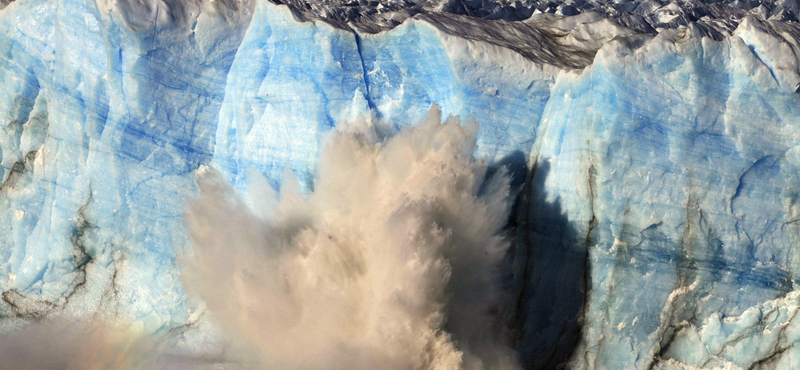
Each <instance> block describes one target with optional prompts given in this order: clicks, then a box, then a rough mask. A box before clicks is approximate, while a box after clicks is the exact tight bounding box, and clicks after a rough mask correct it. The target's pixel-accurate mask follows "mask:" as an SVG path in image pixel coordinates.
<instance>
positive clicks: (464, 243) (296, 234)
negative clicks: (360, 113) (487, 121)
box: [180, 106, 519, 369]
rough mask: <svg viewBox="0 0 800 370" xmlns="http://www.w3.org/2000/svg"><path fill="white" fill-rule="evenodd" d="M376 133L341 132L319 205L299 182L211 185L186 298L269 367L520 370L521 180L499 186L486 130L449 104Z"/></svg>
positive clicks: (210, 172)
mask: <svg viewBox="0 0 800 370" xmlns="http://www.w3.org/2000/svg"><path fill="white" fill-rule="evenodd" d="M376 122H377V120H376V119H374V118H371V117H366V118H360V119H359V120H358V121H356V122H353V123H351V124H348V125H343V126H342V127H343V128H341V129H338V130H337V131H336V132H335V133H333V135H332V137H331V138H330V140H329V141H328V142H327V144H326V145H325V148H324V149H323V151H322V155H321V157H320V160H319V166H318V175H317V177H316V179H315V181H314V183H313V189H312V190H311V191H310V193H309V194H302V193H301V191H300V186H299V185H298V183H297V181H296V180H295V179H294V178H293V177H292V176H291V174H290V173H287V176H286V180H285V181H284V183H283V184H282V186H281V187H280V189H279V190H275V189H273V188H272V186H270V185H269V182H268V181H267V180H266V179H264V178H261V177H259V176H255V175H254V174H249V176H248V178H249V179H250V180H249V183H248V185H247V190H246V192H245V194H240V193H239V192H237V191H236V190H234V188H233V187H232V186H231V185H229V184H228V183H227V181H226V180H225V179H224V177H223V176H222V175H220V174H219V173H218V172H217V171H216V170H214V169H213V168H210V167H208V168H205V169H203V170H202V171H199V174H198V180H197V181H198V185H199V188H200V196H199V198H198V199H196V200H194V201H192V202H191V203H190V204H189V205H188V207H187V214H186V221H187V227H188V230H189V233H190V237H191V240H192V243H193V249H192V250H191V251H190V252H188V253H187V254H186V255H185V256H183V257H182V258H181V260H180V263H181V264H182V278H183V281H184V285H185V287H186V289H187V291H188V292H189V293H190V294H192V295H194V296H195V297H198V298H199V299H201V300H202V301H204V302H205V304H206V305H207V306H208V310H209V313H210V314H209V315H210V317H211V318H212V319H213V320H215V322H217V324H218V325H219V326H220V328H221V329H222V330H223V331H224V332H225V334H226V335H227V336H228V337H229V338H230V339H231V340H232V341H234V342H235V343H237V344H238V345H239V346H240V347H241V348H242V349H243V350H242V351H243V353H246V354H247V355H244V356H252V358H253V359H254V361H256V363H257V364H258V367H263V368H275V369H375V368H383V369H516V368H519V365H518V360H517V356H516V352H515V351H514V350H513V349H512V348H510V347H509V345H508V337H509V335H508V333H506V332H505V330H504V328H505V326H504V324H503V302H504V301H505V300H506V297H505V296H504V295H503V291H502V289H500V288H499V287H500V273H499V270H498V266H499V264H500V261H501V259H502V258H503V256H504V254H505V253H506V250H507V249H508V247H509V241H508V240H507V238H506V237H505V235H503V227H504V225H505V223H506V221H507V219H508V213H509V210H510V205H511V203H510V200H511V198H512V194H511V191H510V190H509V178H508V176H507V175H506V174H505V173H502V171H500V173H498V174H496V175H494V176H490V177H489V178H488V179H487V176H486V172H487V165H486V163H484V162H482V161H479V160H476V159H475V158H474V157H473V155H474V150H475V145H476V131H477V129H478V125H477V123H469V124H465V125H462V124H461V122H460V121H459V120H458V119H457V118H453V117H449V118H447V119H446V120H445V122H444V123H442V117H441V113H440V110H439V108H438V107H436V106H434V107H433V108H432V109H431V111H430V112H429V113H428V115H427V116H426V117H425V118H424V119H423V120H422V121H421V122H420V123H419V124H417V125H414V126H413V127H409V128H406V129H403V130H401V131H395V132H393V131H392V130H388V129H387V127H389V126H387V125H379V124H377V123H376ZM387 132H389V133H388V134H387Z"/></svg>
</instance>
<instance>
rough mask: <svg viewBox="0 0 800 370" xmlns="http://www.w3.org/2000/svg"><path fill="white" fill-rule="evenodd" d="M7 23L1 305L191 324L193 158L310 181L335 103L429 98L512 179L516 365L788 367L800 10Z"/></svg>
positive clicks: (217, 12)
mask: <svg viewBox="0 0 800 370" xmlns="http://www.w3.org/2000/svg"><path fill="white" fill-rule="evenodd" d="M0 27H2V28H3V32H2V33H0V34H1V35H3V36H2V37H0V45H2V46H0V51H1V53H0V55H2V56H1V57H0V58H2V63H0V80H2V83H0V85H1V86H4V92H5V93H4V94H2V96H0V120H2V121H3V124H2V127H3V130H4V131H3V133H2V134H0V163H1V164H2V169H0V171H2V174H3V178H2V179H3V182H2V187H0V235H1V236H2V238H0V270H2V274H0V285H2V291H3V294H2V296H3V301H2V302H0V313H2V315H3V318H4V319H3V321H2V322H3V325H4V326H6V327H8V326H14V325H16V324H17V323H18V322H20V320H22V321H25V320H32V319H37V318H40V317H44V316H47V315H51V314H53V313H54V312H60V311H67V312H70V313H72V314H75V315H85V314H92V315H94V314H100V315H101V316H103V317H111V318H116V319H120V320H122V321H126V322H132V323H135V324H136V325H138V326H140V327H142V328H143V329H144V330H145V331H148V332H152V333H156V334H159V335H166V336H169V337H171V338H178V340H179V341H181V342H182V343H183V344H184V345H186V346H188V347H192V346H195V345H196V344H193V343H195V342H197V341H202V340H203V339H202V338H205V335H206V334H203V333H205V332H203V330H201V329H195V328H196V325H194V326H193V323H195V322H196V321H197V320H198V317H201V314H200V312H202V309H200V310H199V311H198V310H197V308H196V307H197V306H196V304H194V303H190V302H188V301H187V298H186V296H185V294H184V293H183V289H182V287H181V283H180V279H179V276H180V270H179V268H178V267H177V265H176V262H175V257H176V256H177V255H178V254H179V253H180V252H181V251H182V250H184V248H186V246H187V237H186V230H185V226H184V220H183V213H184V204H185V203H186V201H187V200H189V199H192V198H193V197H195V196H196V190H195V183H194V175H193V173H194V172H195V170H196V169H197V168H199V167H200V166H202V165H213V166H216V167H218V168H220V169H221V170H222V171H223V173H224V174H225V175H226V176H227V177H228V179H229V180H230V181H232V182H233V183H234V184H235V185H236V186H237V187H238V188H240V189H243V188H244V187H245V184H246V183H247V174H248V170H249V169H251V168H252V169H255V170H256V171H257V172H259V173H261V174H263V175H265V176H266V177H267V178H268V179H269V180H270V181H271V182H272V183H273V185H276V186H278V185H279V184H280V183H281V182H282V180H283V176H284V174H285V172H284V169H285V168H289V169H290V170H292V171H293V172H294V173H295V175H297V176H298V177H299V178H300V180H301V182H302V183H303V184H304V186H305V189H306V190H308V189H310V188H311V187H312V186H313V184H312V178H313V175H314V173H315V170H316V165H317V162H318V160H319V155H320V149H321V147H322V144H323V143H324V142H326V140H327V138H328V135H329V134H330V132H331V131H332V130H333V129H334V127H336V126H337V125H338V124H340V123H341V122H344V121H348V120H353V119H355V117H356V116H357V115H358V114H367V115H373V116H374V117H375V119H376V120H384V121H386V122H391V123H392V124H395V125H398V126H406V125H410V124H413V123H415V122H417V121H418V120H419V119H420V118H421V117H422V116H423V115H424V114H425V113H426V112H427V111H428V109H429V107H430V105H431V104H433V103H435V104H438V105H439V106H441V107H442V110H443V111H444V113H445V114H455V115H461V116H463V117H467V116H471V117H474V118H475V119H476V120H477V121H478V122H479V123H480V125H481V128H480V130H479V132H478V138H477V142H478V148H477V150H476V156H477V157H479V158H483V159H486V160H488V161H489V162H490V163H491V164H493V165H494V166H496V167H497V166H505V167H507V168H508V169H509V171H510V172H511V173H512V176H513V179H512V183H514V185H515V186H518V187H520V188H521V189H522V190H521V193H520V195H519V197H518V199H517V202H516V204H517V206H516V208H515V209H514V211H512V215H511V216H510V221H509V226H508V229H507V230H508V232H509V235H510V238H512V239H513V245H512V249H511V252H510V253H509V255H508V256H507V258H506V260H505V262H504V265H503V268H504V271H505V272H506V274H507V275H506V277H505V278H506V281H507V283H508V284H507V289H508V292H509V296H510V297H511V298H509V301H508V302H506V303H505V305H504V307H505V308H504V309H505V315H506V319H507V321H508V325H509V327H511V328H512V329H513V331H514V333H515V334H514V338H513V339H514V341H515V343H516V345H517V349H518V350H519V352H520V356H521V359H522V361H523V363H524V365H525V366H526V367H527V368H557V367H559V366H564V365H566V366H568V367H570V368H576V369H620V368H624V369H654V368H658V369H661V368H663V369H683V368H733V369H736V368H759V367H761V368H786V369H791V368H796V367H798V364H797V362H798V361H800V360H798V359H799V358H800V357H798V355H800V353H797V352H796V351H797V350H796V349H795V347H794V343H796V341H797V339H798V337H797V333H798V329H797V328H796V325H797V324H796V323H795V322H794V321H793V320H794V316H795V313H796V312H797V308H798V304H799V302H798V301H797V297H796V293H795V281H796V278H795V275H796V273H797V271H798V267H800V266H798V256H797V254H796V253H795V251H796V249H797V247H796V245H797V241H798V240H800V234H798V228H797V227H798V224H797V220H798V219H800V215H799V214H798V213H800V208H798V206H797V204H796V199H797V193H798V189H800V187H799V185H800V184H799V183H798V182H799V181H800V180H799V178H798V176H797V175H796V174H797V173H798V168H797V166H800V151H798V149H797V148H796V147H797V143H798V137H800V133H799V132H798V121H799V120H800V111H799V110H800V108H798V107H800V105H798V103H800V97H799V96H798V94H797V92H796V90H797V86H798V82H800V77H799V76H798V64H797V63H798V58H797V56H796V55H797V53H798V51H800V49H799V48H798V41H797V40H798V39H800V37H799V36H798V35H800V29H798V27H797V25H796V24H794V23H784V22H780V21H779V20H773V21H764V20H763V19H759V18H757V17H747V18H745V19H744V20H743V21H741V22H740V23H739V24H738V26H736V28H735V31H734V32H733V33H732V35H730V36H725V37H721V38H718V40H715V39H712V38H709V37H706V36H707V35H708V34H709V33H708V32H707V30H705V29H704V28H702V27H699V26H696V25H694V24H690V25H689V26H688V27H678V28H674V29H672V28H666V29H662V30H660V31H659V32H658V33H655V34H642V33H639V32H638V31H637V32H635V31H632V30H631V29H629V28H625V27H623V26H621V25H619V24H618V23H614V22H611V21H609V20H607V19H605V18H603V17H602V16H599V15H597V14H591V13H585V14H583V15H578V16H575V17H566V18H562V17H557V16H551V15H540V16H534V17H532V18H531V19H529V20H527V21H523V22H505V21H496V22H489V21H483V20H480V19H475V18H467V17H462V16H455V15H447V14H438V13H430V14H427V13H426V14H421V15H418V16H416V17H412V18H410V19H407V20H405V21H404V22H403V23H402V24H400V25H399V26H397V27H394V28H393V29H391V30H386V31H383V32H379V33H369V32H364V31H363V30H362V31H354V30H353V29H351V28H350V27H349V26H347V25H346V24H343V23H336V22H332V21H330V20H328V21H321V20H316V21H315V20H313V19H310V18H308V14H305V13H301V12H298V11H292V10H290V9H289V8H288V7H286V6H279V5H275V4H272V3H268V2H266V1H243V2H233V1H223V2H202V1H195V2H184V1H157V2H144V3H142V2H137V1H116V2H110V1H109V2H105V1H97V2H95V1H82V0H62V1H39V0H18V1H15V2H12V3H10V5H8V6H6V7H5V8H4V9H2V10H0ZM356 28H358V29H362V28H363V27H361V28H359V27H356ZM200 321H201V322H203V321H204V320H203V319H201V320H200ZM201 326H202V325H201ZM201 332H202V333H201ZM197 338H201V339H197Z"/></svg>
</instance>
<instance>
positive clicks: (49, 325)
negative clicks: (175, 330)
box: [0, 317, 152, 370]
mask: <svg viewBox="0 0 800 370" xmlns="http://www.w3.org/2000/svg"><path fill="white" fill-rule="evenodd" d="M151 349H152V346H151V343H149V342H148V341H146V340H143V339H142V338H141V337H139V336H136V335H133V334H132V332H131V331H130V330H128V329H127V328H125V327H123V326H114V325H110V324H104V323H100V322H90V321H88V320H77V319H68V318H63V317H55V318H51V319H47V320H44V321H40V322H36V323H32V324H28V325H25V326H23V327H21V328H20V329H18V330H15V331H10V332H7V333H4V334H3V335H0V358H2V359H3V360H2V364H0V368H3V369H37V370H56V369H59V370H63V369H75V370H78V369H80V370H90V369H144V368H152V364H151V363H150V360H149V359H150V358H151V357H149V356H146V355H145V353H147V352H148V351H150V350H151Z"/></svg>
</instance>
